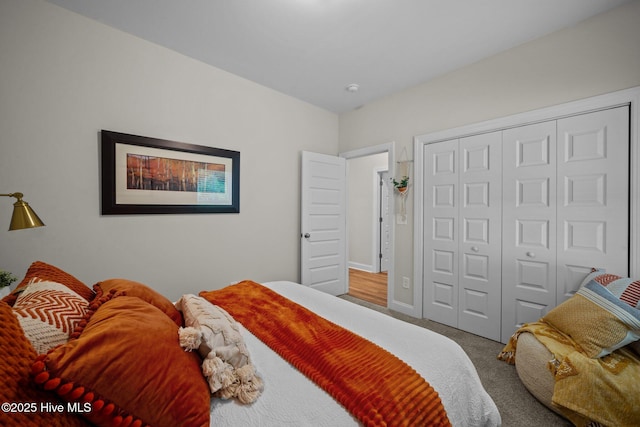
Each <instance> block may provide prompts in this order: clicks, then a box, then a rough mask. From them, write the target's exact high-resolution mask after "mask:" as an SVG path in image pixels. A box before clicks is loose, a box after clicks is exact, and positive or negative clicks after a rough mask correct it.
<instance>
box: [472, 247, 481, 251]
mask: <svg viewBox="0 0 640 427" xmlns="http://www.w3.org/2000/svg"><path fill="white" fill-rule="evenodd" d="M471 250H472V251H473V252H478V251H479V250H480V248H478V247H477V246H471Z"/></svg>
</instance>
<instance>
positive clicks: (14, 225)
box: [0, 193, 44, 231]
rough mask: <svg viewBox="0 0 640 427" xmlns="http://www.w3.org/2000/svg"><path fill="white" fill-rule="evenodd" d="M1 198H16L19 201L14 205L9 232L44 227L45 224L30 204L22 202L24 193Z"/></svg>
mask: <svg viewBox="0 0 640 427" xmlns="http://www.w3.org/2000/svg"><path fill="white" fill-rule="evenodd" d="M0 196H7V197H15V198H16V199H18V201H17V202H15V203H14V204H13V215H12V216H11V224H10V225H9V231H11V230H22V229H24V228H34V227H42V226H44V223H43V222H42V220H41V219H40V218H38V215H37V214H36V213H35V212H34V211H33V209H31V207H30V206H29V203H27V202H25V201H24V200H22V196H23V194H22V193H11V194H0Z"/></svg>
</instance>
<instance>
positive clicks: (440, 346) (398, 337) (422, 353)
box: [211, 282, 501, 427]
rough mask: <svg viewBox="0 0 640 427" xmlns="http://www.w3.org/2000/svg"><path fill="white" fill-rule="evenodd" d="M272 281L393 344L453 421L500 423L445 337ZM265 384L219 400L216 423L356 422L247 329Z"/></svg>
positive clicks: (334, 426)
mask: <svg viewBox="0 0 640 427" xmlns="http://www.w3.org/2000/svg"><path fill="white" fill-rule="evenodd" d="M264 285H265V286H267V287H268V288H270V289H272V290H274V291H275V292H278V293H279V294H281V295H284V296H285V297H287V298H289V299H290V300H292V301H295V302H297V303H298V304H300V305H302V306H304V307H306V308H308V309H310V310H312V311H314V312H315V313H317V314H318V315H320V316H322V317H324V318H325V319H328V320H331V321H332V322H334V323H336V324H338V325H340V326H342V327H345V328H347V329H350V330H351V331H353V332H355V333H357V334H359V335H361V336H363V337H365V338H367V339H369V340H370V341H372V342H374V343H376V344H378V345H379V346H381V347H383V348H385V349H387V350H388V351H390V352H391V353H393V354H395V355H396V356H397V357H399V358H400V359H402V360H404V361H405V362H406V363H408V364H409V365H411V366H412V367H413V368H414V369H415V370H416V371H418V372H419V373H420V374H421V375H422V376H423V377H424V378H425V379H426V380H427V381H428V382H429V384H431V385H432V386H433V388H434V389H435V390H436V391H437V392H438V393H439V395H440V399H441V400H442V403H443V404H444V407H445V409H446V411H447V415H448V416H449V420H450V421H451V423H452V424H453V425H454V426H460V427H471V426H499V425H500V424H501V419H500V414H499V412H498V409H497V408H496V405H495V403H494V402H493V400H491V398H490V397H489V395H488V394H487V392H486V391H485V390H484V388H483V387H482V385H481V383H480V379H479V377H478V374H477V372H476V370H475V367H474V366H473V364H472V363H471V360H469V358H468V357H467V355H466V354H465V353H464V351H463V350H462V348H461V347H460V346H459V345H458V344H456V343H455V342H453V341H451V340H450V339H449V338H446V337H444V336H442V335H439V334H437V333H435V332H432V331H429V330H427V329H424V328H420V327H418V326H415V325H412V324H409V323H406V322H403V321H400V320H398V319H394V318H392V317H389V316H386V315H384V314H382V313H378V312H377V311H374V310H369V309H367V308H365V307H361V306H359V305H356V304H353V303H351V302H348V301H345V300H342V299H340V298H336V297H333V296H331V295H328V294H324V293H322V292H319V291H316V290H314V289H310V288H308V287H306V286H302V285H300V284H297V283H292V282H269V283H264ZM241 329H242V332H243V337H244V339H245V342H246V344H247V347H248V348H249V352H250V354H251V359H252V361H253V364H254V365H255V366H256V368H257V370H258V373H259V375H260V376H261V377H262V379H263V380H264V383H265V387H264V392H263V393H262V395H261V396H260V397H259V398H258V400H257V401H256V402H255V403H253V404H251V405H241V404H238V403H236V402H235V401H233V400H228V401H223V400H220V399H212V403H211V425H212V426H296V427H301V426H313V427H322V426H327V427H339V426H340V427H341V426H357V425H359V423H358V421H357V420H356V419H355V418H353V417H352V416H351V414H350V413H349V412H347V411H346V409H344V408H343V407H342V406H341V405H340V404H339V403H337V402H336V401H335V400H334V399H333V398H332V397H331V396H330V395H329V394H327V393H326V392H325V391H324V390H322V389H321V388H319V387H318V386H316V385H315V383H313V382H312V381H311V380H309V379H308V378H307V377H305V376H304V375H303V374H301V373H300V372H299V371H298V370H297V369H296V368H294V367H293V366H291V365H290V364H289V363H288V362H286V361H285V360H284V359H282V358H281V357H280V356H278V355H277V354H276V353H275V352H274V351H272V350H271V349H270V348H269V347H267V346H266V345H265V344H263V343H262V341H260V340H259V339H258V338H256V337H255V336H254V335H252V334H251V333H249V332H248V331H247V330H246V329H244V328H241Z"/></svg>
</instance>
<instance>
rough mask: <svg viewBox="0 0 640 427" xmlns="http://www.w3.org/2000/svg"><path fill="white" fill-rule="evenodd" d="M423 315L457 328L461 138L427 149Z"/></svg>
mask: <svg viewBox="0 0 640 427" xmlns="http://www.w3.org/2000/svg"><path fill="white" fill-rule="evenodd" d="M424 165H425V174H424V180H425V182H424V185H423V189H424V190H423V191H424V200H425V214H424V224H423V225H424V228H423V230H424V240H423V241H424V242H425V243H424V244H425V248H424V260H423V262H424V277H423V283H424V293H423V317H425V318H428V319H431V320H434V321H436V322H440V323H444V324H446V325H449V326H453V327H458V259H459V257H458V140H457V139H456V140H452V141H446V142H441V143H437V144H430V145H428V146H426V147H425V151H424Z"/></svg>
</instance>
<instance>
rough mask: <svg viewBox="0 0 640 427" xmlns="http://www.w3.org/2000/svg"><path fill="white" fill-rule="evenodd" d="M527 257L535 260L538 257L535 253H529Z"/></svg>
mask: <svg viewBox="0 0 640 427" xmlns="http://www.w3.org/2000/svg"><path fill="white" fill-rule="evenodd" d="M527 256H528V257H529V258H535V257H536V254H535V253H533V252H527Z"/></svg>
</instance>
